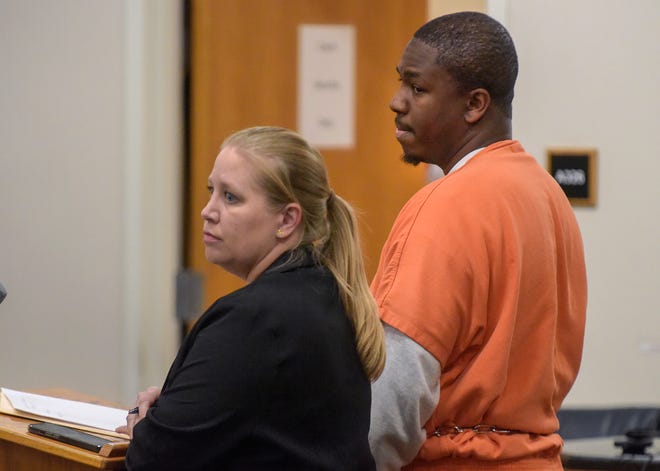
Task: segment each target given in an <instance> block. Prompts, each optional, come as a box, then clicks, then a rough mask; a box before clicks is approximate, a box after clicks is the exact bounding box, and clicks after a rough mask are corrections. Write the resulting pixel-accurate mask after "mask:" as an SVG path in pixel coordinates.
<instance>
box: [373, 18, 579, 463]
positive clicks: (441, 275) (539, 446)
mask: <svg viewBox="0 0 660 471" xmlns="http://www.w3.org/2000/svg"><path fill="white" fill-rule="evenodd" d="M397 70H398V73H399V76H400V80H401V85H400V87H399V89H398V91H397V92H396V94H395V95H394V97H393V98H392V101H391V104H390V108H391V109H392V110H393V111H394V112H395V113H396V119H395V123H396V137H397V139H398V140H399V143H400V144H401V146H402V148H403V151H404V160H405V161H406V162H409V163H413V164H417V163H419V162H425V163H428V164H434V165H437V166H439V167H440V168H442V170H443V172H444V174H445V175H444V176H443V177H441V178H440V179H438V180H436V181H434V182H432V183H430V184H428V185H426V186H425V187H424V188H422V189H421V190H420V191H419V192H418V193H417V194H415V195H414V196H413V197H412V198H411V199H410V200H409V201H408V202H407V203H406V205H405V206H404V207H403V209H402V210H401V212H400V213H399V215H398V217H397V219H396V221H395V223H394V225H393V228H392V231H391V233H390V236H389V238H388V240H387V242H386V244H385V246H384V248H383V251H382V253H381V259H380V264H379V267H378V272H377V273H376V276H375V278H374V280H373V283H372V292H373V294H374V296H375V298H376V301H377V302H378V305H379V308H380V312H381V317H382V320H383V323H384V325H385V331H386V336H387V337H386V338H387V354H388V357H387V364H386V367H385V372H384V373H383V375H382V376H381V377H380V378H379V380H378V381H376V382H375V383H374V385H373V387H372V391H373V404H372V424H371V431H370V443H371V448H372V453H373V454H374V457H375V459H376V462H377V466H378V469H379V470H387V471H389V470H394V469H401V468H402V467H403V468H404V469H415V470H436V469H438V470H459V469H460V470H472V469H483V470H526V469H530V470H531V469H535V470H561V469H562V465H561V460H560V451H561V446H562V440H561V438H560V436H559V435H557V433H556V431H557V430H558V428H559V426H558V421H557V415H556V411H557V410H558V409H559V407H560V405H561V403H562V401H563V399H564V398H565V396H566V394H567V393H568V391H569V390H570V388H571V386H572V384H573V382H574V380H575V378H576V376H577V373H578V369H579V365H580V360H581V355H582V344H583V336H584V325H585V313H586V302H587V300H586V298H587V296H586V294H587V283H586V270H585V263H584V253H583V247H582V239H581V236H580V231H579V228H578V224H577V222H576V219H575V216H574V214H573V210H572V208H571V206H570V204H569V202H568V200H567V198H566V196H565V195H564V193H563V192H562V190H561V188H560V187H559V186H558V185H557V184H556V182H555V181H554V180H553V179H552V177H551V176H550V175H549V173H548V172H546V171H545V170H544V169H543V168H542V167H541V166H540V165H538V163H537V162H536V160H535V159H534V158H533V157H532V156H531V155H529V154H527V153H526V152H525V150H524V149H523V147H522V145H521V144H520V143H519V142H517V141H515V140H512V138H511V103H512V99H513V89H514V84H515V80H516V76H517V73H518V62H517V56H516V51H515V47H514V45H513V41H512V39H511V37H510V36H509V34H508V32H507V31H506V29H505V28H504V27H503V26H502V25H500V24H499V23H498V22H496V21H495V20H493V19H492V18H490V17H488V16H487V15H484V14H480V13H475V12H463V13H457V14H452V15H446V16H442V17H439V18H436V19H435V20H432V21H430V22H428V23H427V24H425V25H424V26H422V27H421V28H420V29H419V30H418V31H417V32H416V33H415V35H414V37H413V38H412V39H411V41H410V42H409V43H408V45H407V46H406V49H405V50H404V52H403V55H402V58H401V61H400V63H399V65H398V67H397Z"/></svg>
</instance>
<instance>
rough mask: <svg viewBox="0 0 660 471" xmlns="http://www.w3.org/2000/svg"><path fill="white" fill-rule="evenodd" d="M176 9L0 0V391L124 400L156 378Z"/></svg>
mask: <svg viewBox="0 0 660 471" xmlns="http://www.w3.org/2000/svg"><path fill="white" fill-rule="evenodd" d="M178 3H179V2H177V1H175V0H167V1H161V2H158V4H157V6H156V3H155V2H154V1H153V0H152V1H148V0H146V1H144V0H125V1H120V0H102V1H101V0H99V1H93V2H92V1H87V0H58V1H51V0H0V31H1V33H0V38H1V40H0V63H1V64H2V65H0V71H1V72H0V81H1V83H2V86H1V87H0V282H2V283H3V284H4V285H5V287H6V288H7V290H8V292H9V294H8V296H7V298H6V300H5V301H4V303H3V304H2V305H0V386H3V387H9V388H17V389H41V388H48V387H55V386H59V387H67V388H71V389H75V390H79V391H82V392H87V393H90V394H95V395H98V396H100V397H104V398H107V399H110V400H115V401H122V402H125V403H130V402H132V400H133V397H134V394H135V392H136V391H137V390H138V388H141V387H143V386H145V385H147V384H151V383H154V382H156V383H159V382H160V381H162V377H163V375H164V373H165V371H166V368H167V366H168V365H169V363H170V361H171V359H172V355H173V353H174V351H175V348H176V325H175V321H174V293H173V288H174V276H175V273H176V270H177V268H178V255H179V243H178V240H179V232H180V223H179V216H178V215H179V213H180V208H179V202H178V201H179V198H178V193H179V174H180V172H179V169H178V166H179V162H180V153H181V151H180V148H181V145H180V142H181V138H180V135H181V130H180V109H181V106H180V104H181V103H180V95H181V85H180V76H181V74H180V63H181V60H180V52H181V45H180V44H181V39H180V38H181V26H180V20H181V12H180V7H179V5H178ZM129 401H130V402H129Z"/></svg>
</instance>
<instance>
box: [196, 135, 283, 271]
mask: <svg viewBox="0 0 660 471" xmlns="http://www.w3.org/2000/svg"><path fill="white" fill-rule="evenodd" d="M255 172H256V169H255V168H254V165H253V164H252V162H250V160H249V159H248V158H247V157H245V156H244V155H243V154H242V153H241V151H240V150H239V149H236V148H231V147H229V148H224V149H222V150H221V151H220V154H218V157H217V158H216V159H215V165H214V166H213V171H212V172H211V175H210V176H209V183H208V184H209V191H210V197H209V201H208V203H207V204H206V206H205V207H204V209H203V210H202V218H203V219H204V245H205V246H206V250H205V253H206V258H207V260H208V261H209V262H211V263H215V264H217V265H219V266H221V267H222V268H224V269H225V270H227V271H228V272H230V273H232V274H234V275H236V276H239V277H240V278H242V279H244V280H246V281H248V282H250V281H252V280H254V278H256V277H257V276H258V275H259V274H260V273H261V272H262V271H264V270H265V269H266V268H268V266H270V264H271V263H272V262H273V261H274V260H275V259H276V258H277V257H278V256H279V255H280V254H281V253H283V252H284V250H283V249H282V247H281V243H280V242H279V240H278V229H279V228H280V227H281V225H282V222H283V216H282V211H278V210H276V209H274V208H272V207H271V205H270V204H269V203H268V201H267V199H266V195H265V194H264V193H263V191H262V189H261V188H259V187H258V186H257V182H256V178H255Z"/></svg>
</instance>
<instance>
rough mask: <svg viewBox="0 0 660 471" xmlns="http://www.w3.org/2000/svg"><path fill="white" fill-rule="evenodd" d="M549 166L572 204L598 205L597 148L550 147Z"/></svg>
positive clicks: (549, 169)
mask: <svg viewBox="0 0 660 471" xmlns="http://www.w3.org/2000/svg"><path fill="white" fill-rule="evenodd" d="M547 167H548V171H549V172H550V174H551V175H552V176H553V177H554V179H555V180H556V181H557V183H559V186H561V188H562V189H563V190H564V193H566V196H567V197H568V199H569V201H570V202H571V204H573V205H574V206H595V205H596V149H549V150H548V164H547Z"/></svg>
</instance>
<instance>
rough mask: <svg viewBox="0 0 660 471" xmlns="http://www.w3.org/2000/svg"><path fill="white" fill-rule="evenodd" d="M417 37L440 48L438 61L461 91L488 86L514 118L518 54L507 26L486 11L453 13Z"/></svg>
mask: <svg viewBox="0 0 660 471" xmlns="http://www.w3.org/2000/svg"><path fill="white" fill-rule="evenodd" d="M414 39H417V40H419V41H422V42H423V43H425V44H427V45H429V46H432V47H434V48H436V49H437V51H438V55H437V57H436V62H437V64H438V65H440V66H441V67H443V68H444V69H445V70H447V72H449V74H450V75H451V76H452V77H453V78H454V80H456V82H457V84H458V87H459V89H460V90H461V91H463V92H467V91H470V90H474V89H475V88H484V89H486V90H488V92H489V93H490V96H491V99H492V101H493V103H494V104H495V105H496V106H497V107H498V108H499V109H500V110H502V112H503V113H504V114H505V115H506V116H508V117H509V118H511V103H512V101H513V88H514V85H515V83H516V77H517V76H518V56H517V54H516V48H515V46H514V44H513V40H512V39H511V36H510V35H509V33H508V31H507V30H506V28H504V26H502V25H501V24H500V23H499V22H497V21H496V20H494V19H493V18H491V17H490V16H488V15H485V14H483V13H478V12H460V13H452V14H449V15H444V16H440V17H438V18H435V19H433V20H431V21H429V22H428V23H426V24H424V25H423V26H422V27H421V28H419V29H418V30H417V31H416V32H415V35H414Z"/></svg>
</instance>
